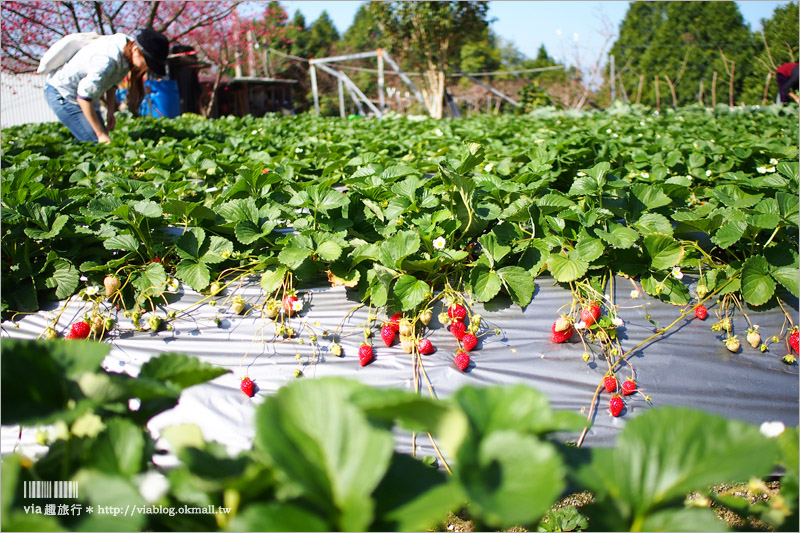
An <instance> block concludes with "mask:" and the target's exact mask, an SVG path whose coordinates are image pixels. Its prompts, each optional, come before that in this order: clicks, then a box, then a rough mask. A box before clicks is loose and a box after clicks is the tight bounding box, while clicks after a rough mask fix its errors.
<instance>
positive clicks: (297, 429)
mask: <svg viewBox="0 0 800 533" xmlns="http://www.w3.org/2000/svg"><path fill="white" fill-rule="evenodd" d="M361 387H363V385H359V384H358V383H355V382H352V381H345V380H341V379H315V380H296V381H294V382H292V383H291V384H289V385H287V386H285V387H282V388H281V389H280V390H279V391H278V392H277V394H275V395H274V396H270V397H268V398H265V401H264V403H263V404H262V405H261V406H260V407H259V408H258V410H257V412H256V416H255V427H256V435H255V441H254V447H255V451H254V453H257V454H266V456H267V457H266V459H268V460H269V464H270V466H271V467H272V468H274V469H275V470H276V471H277V473H278V475H279V476H281V478H284V479H287V480H291V483H292V485H293V486H295V487H297V490H298V491H299V492H300V493H301V494H302V495H303V496H304V497H305V498H307V499H308V500H310V501H311V503H312V504H313V505H314V506H316V507H317V508H319V509H321V510H323V511H324V512H325V514H326V515H327V516H331V517H335V518H334V520H335V521H336V524H334V526H335V527H333V528H332V529H336V530H341V531H365V530H367V529H368V526H369V524H370V523H371V522H372V520H373V516H374V503H373V500H372V498H371V497H370V495H371V494H372V492H373V491H374V490H375V488H376V487H377V486H378V484H379V483H380V481H381V479H383V477H384V475H385V473H386V471H387V469H388V468H389V464H390V460H391V457H392V454H393V448H394V440H393V438H392V434H391V432H390V431H388V429H385V428H382V427H380V426H377V425H373V424H371V423H370V422H369V420H368V419H367V418H366V416H365V414H364V413H363V412H362V411H361V410H359V409H357V408H356V407H355V406H353V405H352V404H351V403H350V402H349V401H347V398H348V397H349V396H350V395H351V394H353V393H354V392H355V391H357V390H358V389H359V388H361Z"/></svg>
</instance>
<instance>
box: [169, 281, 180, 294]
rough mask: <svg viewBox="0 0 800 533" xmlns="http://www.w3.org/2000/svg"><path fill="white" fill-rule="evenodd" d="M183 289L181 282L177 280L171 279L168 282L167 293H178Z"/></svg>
mask: <svg viewBox="0 0 800 533" xmlns="http://www.w3.org/2000/svg"><path fill="white" fill-rule="evenodd" d="M180 288H181V284H180V282H179V281H178V280H177V279H175V278H169V279H168V280H167V291H169V292H178V290H179V289H180Z"/></svg>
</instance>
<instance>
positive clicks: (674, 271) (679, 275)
mask: <svg viewBox="0 0 800 533" xmlns="http://www.w3.org/2000/svg"><path fill="white" fill-rule="evenodd" d="M672 275H673V276H674V277H675V278H676V279H683V272H681V267H672Z"/></svg>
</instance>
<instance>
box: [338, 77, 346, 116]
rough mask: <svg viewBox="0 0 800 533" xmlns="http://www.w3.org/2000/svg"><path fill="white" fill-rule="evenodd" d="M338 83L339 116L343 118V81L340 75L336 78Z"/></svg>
mask: <svg viewBox="0 0 800 533" xmlns="http://www.w3.org/2000/svg"><path fill="white" fill-rule="evenodd" d="M336 80H337V82H338V85H339V116H340V117H342V118H345V116H346V115H345V110H344V82H343V81H342V78H341V77H337V78H336Z"/></svg>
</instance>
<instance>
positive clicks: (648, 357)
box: [0, 106, 800, 531]
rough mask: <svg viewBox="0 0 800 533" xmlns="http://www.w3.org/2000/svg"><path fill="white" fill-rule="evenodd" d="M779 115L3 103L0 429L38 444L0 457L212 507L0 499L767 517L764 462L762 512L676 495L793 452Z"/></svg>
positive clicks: (612, 524) (349, 511)
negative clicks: (208, 113) (107, 125)
mask: <svg viewBox="0 0 800 533" xmlns="http://www.w3.org/2000/svg"><path fill="white" fill-rule="evenodd" d="M797 138H798V113H797V109H796V108H794V107H786V108H784V107H780V106H770V107H762V108H758V107H754V108H727V107H724V106H720V107H719V108H717V109H716V110H709V109H703V108H687V109H684V110H678V111H669V112H667V113H662V114H658V113H654V112H653V111H652V110H647V109H645V108H638V107H621V106H620V107H615V108H613V109H611V110H609V111H607V112H602V113H570V112H554V111H548V110H542V111H539V112H537V113H536V114H533V115H528V116H505V117H476V118H471V119H465V120H458V121H434V120H430V119H421V120H414V119H413V118H407V117H401V116H390V117H387V118H384V119H382V120H372V119H369V120H368V119H358V120H349V121H341V120H335V119H326V118H318V117H312V116H293V117H285V118H276V117H267V118H263V119H253V118H243V119H240V118H228V119H220V120H216V121H209V120H205V119H202V118H200V117H195V116H183V117H181V118H178V119H173V120H164V119H136V120H124V119H121V120H120V122H119V123H118V126H117V130H116V135H115V136H114V142H113V143H112V144H111V145H108V146H93V145H79V144H75V143H73V142H72V141H71V140H70V138H69V134H68V132H67V131H66V129H64V128H62V127H60V126H57V125H52V124H48V125H30V126H24V127H16V128H9V129H6V130H4V131H3V138H2V261H0V265H2V316H3V324H2V326H3V345H4V355H3V415H2V416H3V424H4V437H3V453H4V454H6V453H8V452H9V451H11V449H12V448H13V449H15V450H16V449H17V448H18V447H19V446H20V445H22V444H23V443H25V444H26V445H29V446H30V448H29V449H30V450H32V451H33V452H35V454H38V455H40V456H41V459H39V460H38V461H36V462H35V463H34V464H30V460H28V463H26V462H25V459H21V458H19V457H18V456H16V455H15V456H13V457H15V459H13V460H10V459H7V460H4V464H3V469H4V470H3V480H4V484H5V483H6V479H13V480H19V481H20V485H21V483H22V481H24V480H35V479H65V478H68V479H76V480H80V481H81V483H82V484H84V485H85V486H87V487H90V488H89V489H88V490H87V493H86V500H85V503H94V505H101V502H104V503H102V504H103V505H114V502H113V501H112V500H113V497H112V496H113V495H112V496H109V494H108V493H107V492H106V491H105V490H104V489H103V487H107V486H109V483H110V484H111V485H113V486H116V487H118V489H119V494H117V495H116V497H118V498H123V499H124V498H128V499H130V500H131V504H133V505H136V504H139V505H145V503H147V504H152V503H153V502H156V501H157V502H161V504H163V505H167V504H169V505H173V506H177V505H178V504H193V505H195V504H196V505H217V506H223V505H224V506H225V507H229V508H232V509H234V512H233V515H234V516H230V517H228V516H224V515H221V514H220V513H219V512H217V513H216V514H215V515H213V516H206V517H193V518H191V519H189V517H184V518H183V519H182V520H185V521H179V522H177V523H178V524H179V525H178V526H175V525H168V523H167V522H164V521H163V517H160V518H159V517H153V516H145V515H142V516H138V517H136V518H134V517H132V516H131V517H128V516H127V515H126V517H125V520H124V521H109V520H108V519H106V521H103V520H102V517H100V516H93V517H82V518H77V519H75V518H71V519H66V518H65V519H60V522H48V521H47V520H46V519H48V518H49V517H41V520H43V521H40V522H37V521H35V520H34V521H30V520H32V519H31V517H30V516H29V515H26V514H25V513H24V512H23V511H21V510H20V507H19V506H18V505H17V503H18V500H19V491H17V493H16V496H15V495H14V494H15V493H14V491H4V492H6V493H10V495H9V496H4V497H3V515H4V520H5V519H13V520H16V521H17V522H14V523H15V524H16V523H19V524H21V526H20V527H21V528H22V529H30V528H33V529H35V528H37V527H39V528H44V529H48V528H51V529H52V528H56V529H58V528H70V529H85V528H100V529H104V528H108V530H141V529H157V530H158V529H165V528H170V529H172V528H177V529H184V530H208V529H223V530H241V529H248V530H253V529H262V530H263V529H267V530H284V531H289V530H296V529H303V530H315V529H316V530H321V531H325V530H334V529H341V530H350V531H356V530H365V529H370V530H375V529H380V530H406V529H408V530H419V529H422V528H426V527H430V526H431V524H434V523H436V521H437V520H442V519H443V517H444V516H445V515H446V513H447V512H448V511H452V510H458V509H459V508H461V507H462V506H466V508H467V509H468V512H469V515H470V518H471V519H472V520H474V522H475V524H476V525H477V526H481V527H493V528H498V527H500V528H508V527H511V526H514V525H520V524H521V525H525V526H526V527H534V528H535V527H537V525H539V526H540V527H551V528H555V527H557V526H556V525H557V524H560V525H559V526H558V527H559V528H560V529H546V530H568V529H565V528H567V525H568V524H569V523H571V522H570V520H573V519H574V520H578V518H579V517H580V515H578V514H577V513H578V511H577V510H575V509H574V508H573V511H574V512H575V514H574V515H572V514H570V513H572V511H564V512H562V513H559V512H556V510H553V509H551V507H552V505H553V504H554V503H555V502H556V501H557V499H558V498H559V497H561V496H562V495H563V494H564V491H565V490H566V489H567V487H570V488H571V489H574V488H579V489H586V490H590V491H591V492H592V494H594V496H595V498H596V503H597V505H596V506H594V507H590V508H587V509H581V513H583V514H584V515H585V516H587V517H589V525H588V528H589V529H605V530H627V529H629V528H633V529H645V530H646V529H681V530H683V529H685V527H686V524H687V523H690V522H693V523H697V524H698V526H697V527H699V528H700V529H703V530H706V529H707V528H711V527H719V526H720V525H721V524H718V523H716V522H712V520H716V518H715V517H714V516H713V513H711V512H710V511H709V510H708V509H705V508H702V507H708V505H705V506H704V505H696V506H689V507H684V506H683V498H684V497H685V496H686V494H688V493H689V492H692V491H699V492H701V493H703V494H705V495H706V496H707V497H708V498H710V499H709V500H708V501H709V502H710V501H711V500H713V501H714V502H715V505H718V506H720V507H725V508H728V509H733V510H734V511H735V512H736V513H738V514H739V515H740V516H742V517H743V519H748V518H757V519H759V520H761V521H763V522H764V523H766V524H769V525H771V526H774V527H787V526H786V525H787V524H788V527H793V526H792V524H793V523H796V507H797V502H796V501H794V500H796V490H797V489H796V475H795V476H794V477H791V476H788V477H787V478H785V483H784V484H783V485H784V486H783V487H782V491H781V494H777V493H773V492H771V491H772V489H769V488H768V487H766V486H765V487H764V488H759V487H760V485H759V486H758V487H756V485H753V487H751V489H752V490H753V491H756V488H758V490H760V491H761V494H766V495H767V496H768V501H769V502H770V503H769V505H766V504H765V505H764V507H763V508H761V507H758V506H753V505H748V504H747V502H746V501H745V502H743V501H739V500H737V499H735V498H733V496H726V495H722V496H719V495H712V494H710V493H708V491H707V490H706V489H707V487H708V486H709V485H710V484H712V483H722V482H732V481H747V480H748V479H750V478H751V477H755V478H764V477H765V476H767V475H769V474H770V473H771V471H772V468H773V467H774V466H776V465H780V466H783V467H785V468H786V469H787V470H788V471H791V472H794V471H795V470H796V461H797V442H796V440H797V430H796V429H788V430H786V431H784V432H783V433H782V435H781V436H780V437H779V438H778V439H775V438H768V436H769V435H768V436H764V435H762V434H761V433H759V431H758V424H761V423H762V422H764V423H778V422H773V421H778V420H779V421H781V422H779V423H780V424H781V425H788V426H797V393H798V392H797V364H796V355H797V327H796V323H797V307H798V304H797V298H798V294H799V293H800V283H799V279H798V278H799V277H800V274H799V272H800V265H799V264H798V219H799V218H800V210H799V208H798V195H797V191H798V187H799V185H798V163H797V160H798V145H797ZM14 337H16V338H19V339H36V338H38V339H39V341H38V343H36V344H30V343H25V342H21V341H17V340H13V339H10V338H14ZM60 337H66V338H67V339H68V340H66V341H62V340H59V338H60ZM86 337H89V338H90V339H94V340H95V341H100V342H91V341H78V340H74V339H81V338H86ZM6 348H7V349H8V351H6ZM173 352H181V353H183V354H188V355H177V354H176V353H173ZM7 354H9V355H7ZM159 354H160V355H159ZM34 376H36V377H34ZM342 378H351V379H352V378H355V379H356V380H357V381H358V382H360V383H357V382H353V381H349V380H344V379H342ZM42 384H45V388H46V389H47V390H49V391H50V392H49V393H48V394H43V393H42ZM365 384H366V385H372V386H376V387H378V388H377V389H375V388H371V387H367V386H366V385H365ZM529 387H534V388H536V389H539V391H540V392H536V391H534V390H531V389H530V388H529ZM184 389H186V390H184ZM400 389H405V390H404V391H402V390H400ZM751 391H755V392H751ZM720 395H723V396H724V400H723V401H720V400H719V396H720ZM179 397H180V398H181V402H180V403H179V402H178V398H179ZM134 400H135V401H134ZM131 401H134V402H133V405H135V408H134V407H131V405H132V404H131ZM137 402H138V403H137ZM548 404H550V405H552V406H553V407H552V408H551V407H550V405H548ZM679 406H687V407H697V408H700V409H701V410H700V411H689V410H687V409H685V408H684V407H679ZM703 411H705V412H703ZM719 415H725V417H726V418H723V417H720V416H719ZM732 418H738V419H740V421H734V420H731V419H732ZM753 424H755V425H753ZM18 426H19V427H18ZM9 427H11V428H13V430H12V431H13V433H12V434H11V435H10V436H9V430H8V428H9ZM392 427H395V431H394V434H393V432H391V431H390V429H391V428H392ZM37 428H38V429H37ZM176 428H177V429H176ZM399 428H403V429H402V430H401V429H399ZM667 428H669V431H667ZM17 431H18V432H19V434H18V435H17V434H16V432H17ZM23 433H25V436H23ZM762 433H764V426H763V425H762ZM766 433H769V431H766ZM720 435H727V436H728V437H725V438H722V437H720ZM651 436H652V437H653V438H652V440H651V441H649V442H646V443H645V442H644V441H646V440H648V438H649V437H651ZM684 437H685V439H684ZM695 439H699V440H700V441H702V442H703V443H704V447H705V450H704V451H703V453H698V454H697V455H693V456H692V457H693V458H692V460H691V461H689V460H686V461H685V460H684V457H685V454H686V453H688V451H687V450H689V449H692V446H693V444H692V442H694V441H695ZM123 441H128V442H134V443H135V444H132V445H131V446H130V447H129V448H128V449H125V450H122V449H121V448H119V445H120V443H121V442H123ZM214 441H216V442H214ZM37 442H38V444H37ZM563 442H567V443H568V445H567V446H565V445H563V444H560V443H563ZM7 443H9V445H8V446H7ZM156 443H159V446H156ZM220 443H222V444H220ZM393 443H394V444H393ZM643 443H644V444H643ZM223 444H224V445H223ZM640 445H642V446H651V452H652V454H651V457H650V459H648V457H637V456H636V453H637V450H639V449H640V448H639V446H640ZM65 446H67V447H68V448H66V449H65V448H64V447H65ZM160 446H165V447H166V448H165V449H166V450H167V452H168V453H166V454H164V453H159V452H158V450H159V449H160ZM226 446H227V449H226ZM394 446H396V447H397V450H399V451H401V452H404V453H397V452H396V451H395V452H393V447H394ZM69 447H71V448H69ZM583 447H591V448H592V449H591V450H581V448H583ZM103 449H107V450H111V449H115V450H116V451H115V452H110V451H109V452H108V454H106V453H105V452H101V450H103ZM332 450H337V451H336V452H334V451H332ZM671 450H672V451H671ZM409 452H410V455H409ZM65 454H66V455H65ZM336 454H342V455H340V456H336ZM671 454H672V455H671ZM411 456H417V457H421V456H425V460H424V461H423V462H420V461H415V460H413V457H411ZM756 456H758V457H761V459H760V460H755V459H754V457H756ZM654 457H655V458H660V459H653V458H654ZM720 457H728V458H729V461H727V462H726V461H720V459H719V458H720ZM712 458H713V459H712ZM650 460H652V461H654V462H648V461H650ZM662 460H663V461H665V463H660V464H667V463H669V461H678V462H680V463H681V466H680V468H681V472H682V473H683V474H685V478H684V482H674V480H669V473H668V472H667V470H668V469H665V470H661V469H659V467H658V465H657V463H658V461H662ZM84 461H85V464H84ZM637 461H640V462H637ZM792 461H794V463H792ZM426 463H428V464H434V465H436V466H438V467H439V469H438V470H437V469H435V468H430V467H429V466H427V465H426ZM608 464H613V465H614V469H613V472H614V473H613V475H612V474H609V473H605V474H603V473H600V471H599V470H598V469H603V468H605V467H604V466H603V465H608ZM707 464H713V465H714V466H713V467H708V470H704V468H706V467H705V466H703V465H707ZM523 465H524V467H523ZM637 465H638V466H637ZM637 468H645V469H648V468H652V469H653V470H652V472H653V478H652V479H655V480H657V481H656V482H655V483H656V485H654V486H652V487H642V486H639V487H638V489H637V488H636V483H638V482H639V481H640V480H638V479H637V478H636V475H637V474H636V472H637ZM792 469H794V470H792ZM355 471H358V472H360V473H359V474H358V475H356V474H354V472H355ZM151 474H152V475H160V476H161V477H162V478H164V479H166V480H168V488H167V489H165V490H164V491H163V492H159V495H158V498H156V499H155V500H153V501H150V499H149V493H148V495H145V493H146V492H147V491H145V490H144V489H142V488H141V486H142V479H143V476H147V475H151ZM58 475H61V476H62V477H58ZM53 476H55V477H53ZM9 483H11V482H9ZM658 483H662V485H658ZM753 483H755V482H753ZM12 486H16V484H15V485H12ZM620 487H625V490H621V489H620ZM754 487H755V488H754ZM792 491H794V492H792ZM640 492H646V493H647V496H642V495H641V494H640ZM793 498H794V500H793ZM531 502H536V503H535V504H533V503H531ZM663 502H669V503H667V504H664V503H663ZM12 508H13V510H12ZM576 517H577V518H576ZM26 520H29V521H30V522H26ZM52 520H56V519H55V518H54V517H53V518H52ZM270 520H272V521H270ZM792 520H794V522H792ZM695 521H696V522H695ZM579 522H580V520H578V523H579ZM26 524H27V526H26ZM548 524H549V525H548ZM713 524H716V526H715V525H713ZM576 527H577V526H576ZM580 527H582V528H584V529H585V528H587V526H586V525H583V526H580Z"/></svg>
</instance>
